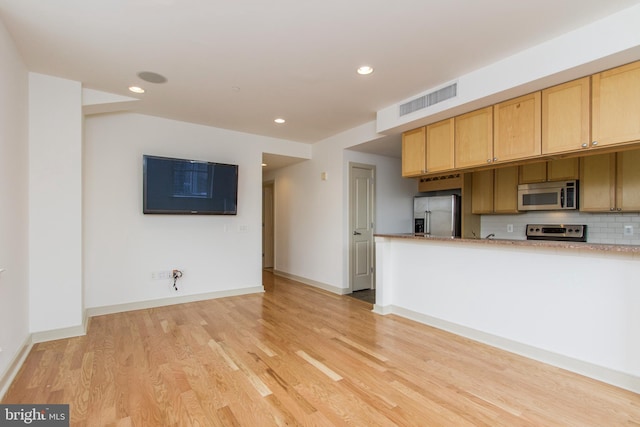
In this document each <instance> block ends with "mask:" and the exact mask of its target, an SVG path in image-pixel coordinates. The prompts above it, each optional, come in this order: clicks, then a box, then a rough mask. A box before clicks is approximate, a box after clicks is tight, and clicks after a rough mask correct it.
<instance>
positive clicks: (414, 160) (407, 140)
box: [402, 127, 427, 177]
mask: <svg viewBox="0 0 640 427" xmlns="http://www.w3.org/2000/svg"><path fill="white" fill-rule="evenodd" d="M426 153H427V152H426V133H425V128H424V127H421V128H418V129H414V130H411V131H408V132H405V133H403V134H402V176H404V177H412V176H420V175H424V174H425V173H426V169H427V166H426V165H427V159H426Z"/></svg>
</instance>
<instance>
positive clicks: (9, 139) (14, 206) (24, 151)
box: [0, 21, 29, 397]
mask: <svg viewBox="0 0 640 427" xmlns="http://www.w3.org/2000/svg"><path fill="white" fill-rule="evenodd" d="M0 93H1V94H2V95H1V96H0V269H3V270H4V271H3V272H1V273H0V325H2V326H1V327H0V348H2V351H0V397H2V395H3V394H4V391H5V388H6V387H8V380H9V378H8V377H10V376H11V374H12V372H9V371H13V370H15V368H16V367H17V363H14V362H17V359H19V358H20V354H21V352H22V350H23V349H24V346H25V344H27V340H28V337H29V283H28V281H29V272H28V268H29V262H28V246H27V241H28V236H29V231H28V226H29V223H28V216H29V210H28V209H29V203H28V192H29V186H28V181H29V175H28V171H29V162H28V102H27V101H28V95H29V93H28V74H27V70H26V67H25V65H24V64H23V63H22V59H21V58H20V56H19V54H18V51H17V49H16V47H15V45H14V44H13V41H12V40H11V38H10V36H9V34H8V33H7V31H6V29H5V27H4V25H3V24H2V21H0Z"/></svg>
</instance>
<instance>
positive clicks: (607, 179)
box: [580, 150, 640, 212]
mask: <svg viewBox="0 0 640 427" xmlns="http://www.w3.org/2000/svg"><path fill="white" fill-rule="evenodd" d="M580 163H581V165H580V169H581V170H580V210H581V211H585V212H610V211H616V212H638V211H640V191H638V188H640V168H638V164H640V150H633V151H622V152H619V153H611V154H599V155H596V156H587V157H584V158H582V159H581V160H580Z"/></svg>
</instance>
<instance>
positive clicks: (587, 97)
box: [542, 77, 591, 154]
mask: <svg viewBox="0 0 640 427" xmlns="http://www.w3.org/2000/svg"><path fill="white" fill-rule="evenodd" d="M590 107H591V77H583V78H581V79H578V80H573V81H571V82H567V83H564V84H561V85H558V86H554V87H551V88H548V89H545V90H543V91H542V154H556V153H566V152H571V151H578V150H581V149H585V148H589V147H590V143H591V138H590V125H591V122H590Z"/></svg>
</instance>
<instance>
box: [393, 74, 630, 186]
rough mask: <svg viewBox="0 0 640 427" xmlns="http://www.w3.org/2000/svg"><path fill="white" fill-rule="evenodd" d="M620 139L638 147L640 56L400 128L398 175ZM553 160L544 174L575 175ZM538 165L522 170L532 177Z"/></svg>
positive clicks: (576, 150) (574, 151) (550, 154)
mask: <svg viewBox="0 0 640 427" xmlns="http://www.w3.org/2000/svg"><path fill="white" fill-rule="evenodd" d="M624 144H626V145H631V144H634V145H637V146H640V61H637V62H634V63H631V64H627V65H623V66H621V67H617V68H613V69H611V70H607V71H603V72H601V73H598V74H594V75H592V76H588V77H583V78H581V79H577V80H573V81H570V82H567V83H564V84H561V85H557V86H554V87H550V88H547V89H545V90H543V91H541V92H534V93H530V94H528V95H524V96H521V97H518V98H514V99H510V100H508V101H505V102H501V103H499V104H495V105H492V106H489V107H486V108H482V109H480V110H476V111H472V112H470V113H466V114H462V115H460V116H457V117H455V118H451V119H448V120H443V121H441V122H438V123H434V124H431V125H429V126H426V127H422V128H419V129H415V130H412V131H409V132H405V133H404V134H403V139H402V149H403V153H402V175H403V176H407V177H415V176H419V175H426V174H429V173H432V172H442V171H451V170H463V169H482V168H484V167H486V166H491V165H493V164H496V165H498V164H499V165H501V166H502V165H504V163H519V164H522V163H527V162H529V161H534V162H535V161H538V162H539V161H545V160H549V159H551V158H556V157H565V156H567V157H571V156H579V155H581V152H582V151H585V153H584V154H586V151H589V150H592V149H601V148H606V150H605V151H613V150H615V149H616V148H617V147H616V145H624ZM590 154H591V153H590ZM557 165H558V166H560V167H559V168H556V167H555V165H554V167H553V168H551V167H549V166H548V165H547V171H546V172H547V174H548V176H547V177H546V178H544V179H546V180H554V179H568V178H566V176H570V177H575V175H576V168H577V166H576V163H571V162H568V163H566V164H564V165H560V164H557ZM565 166H566V167H568V168H569V170H570V171H569V172H567V171H566V170H562V169H563V168H564V167H565ZM536 168H537V170H536ZM543 169H544V167H543V165H541V164H539V165H537V166H533V167H532V168H531V169H529V170H524V171H522V172H521V175H522V173H524V174H525V178H524V180H525V181H528V182H536V181H539V180H542V179H543ZM527 175H531V176H530V177H526V176H527ZM521 180H522V176H521Z"/></svg>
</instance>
